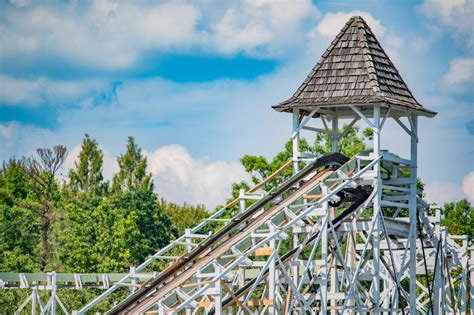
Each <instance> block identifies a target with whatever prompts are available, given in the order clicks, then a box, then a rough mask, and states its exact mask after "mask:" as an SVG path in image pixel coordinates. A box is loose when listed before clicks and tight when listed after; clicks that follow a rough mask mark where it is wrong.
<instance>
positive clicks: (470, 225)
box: [441, 199, 474, 241]
mask: <svg viewBox="0 0 474 315" xmlns="http://www.w3.org/2000/svg"><path fill="white" fill-rule="evenodd" d="M442 214H443V216H444V219H443V220H442V221H441V224H442V225H444V226H447V227H448V231H449V234H453V235H467V236H468V237H469V240H471V241H472V240H474V207H473V206H472V205H471V203H470V202H469V201H468V200H467V199H462V200H460V201H458V202H450V203H447V204H445V205H444V207H443V209H442Z"/></svg>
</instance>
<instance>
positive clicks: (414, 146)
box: [409, 114, 418, 314]
mask: <svg viewBox="0 0 474 315" xmlns="http://www.w3.org/2000/svg"><path fill="white" fill-rule="evenodd" d="M409 118H411V122H412V123H411V125H412V128H411V136H410V140H411V141H410V160H411V168H410V201H409V207H410V210H409V218H410V233H409V235H410V239H409V244H410V291H409V292H410V314H416V235H417V234H416V222H417V189H416V177H417V167H418V139H417V134H418V117H417V115H416V114H411V116H410V117H409Z"/></svg>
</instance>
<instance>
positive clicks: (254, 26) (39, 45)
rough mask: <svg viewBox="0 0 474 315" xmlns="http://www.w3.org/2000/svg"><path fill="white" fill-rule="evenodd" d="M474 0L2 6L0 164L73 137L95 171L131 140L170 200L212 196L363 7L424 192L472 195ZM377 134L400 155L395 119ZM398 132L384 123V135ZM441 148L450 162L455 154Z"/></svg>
mask: <svg viewBox="0 0 474 315" xmlns="http://www.w3.org/2000/svg"><path fill="white" fill-rule="evenodd" d="M473 7H474V6H473V2H472V1H467V0H466V1H463V0H455V1H454V0H453V1H439V0H424V1H384V0H371V1H313V2H311V1H310V0H280V1H270V0H237V1H212V0H195V1H184V0H183V1H158V2H157V1H145V0H143V1H112V0H99V1H42V2H36V1H28V0H12V1H5V0H3V1H0V159H1V160H4V159H8V158H9V157H11V156H13V155H15V156H18V157H20V156H24V155H29V154H32V152H33V150H34V148H36V147H40V146H51V145H54V144H58V143H61V144H65V145H67V146H68V148H69V150H70V155H69V158H68V161H67V163H66V169H67V168H68V167H71V166H72V165H73V163H74V158H75V156H76V155H77V152H78V146H79V144H80V142H81V139H82V137H83V135H84V134H85V133H89V134H90V135H91V136H92V137H94V138H96V139H97V140H98V142H99V143H100V145H101V146H102V148H103V150H104V152H105V157H106V165H105V173H106V176H109V177H110V175H111V174H112V173H113V172H114V170H115V169H116V164H115V162H114V161H115V157H116V156H117V155H118V154H120V153H121V152H122V151H123V149H124V145H125V142H126V138H127V136H129V135H132V136H134V137H135V138H136V139H137V142H138V143H139V144H140V145H141V146H142V147H143V148H144V150H145V153H146V154H147V155H148V159H149V162H150V163H149V164H150V171H152V172H153V175H154V178H155V181H156V183H157V185H156V186H157V190H158V192H159V193H160V194H162V195H163V196H164V197H166V198H168V199H171V200H173V201H178V202H183V201H188V202H192V203H195V202H201V203H205V204H206V205H208V206H209V207H212V206H213V205H215V204H217V203H219V202H222V201H223V200H224V199H225V197H226V194H227V193H228V191H229V187H230V186H229V185H230V183H231V182H232V181H235V180H239V179H242V178H245V172H244V171H243V169H242V168H241V167H240V166H239V162H238V160H239V158H240V156H242V155H243V154H261V155H265V156H267V157H271V156H272V155H273V154H275V153H276V152H277V151H278V150H279V149H281V148H282V146H283V144H284V143H285V142H286V140H287V139H288V137H289V134H290V117H289V116H288V115H286V114H282V113H276V112H274V111H273V110H272V109H271V108H270V106H271V105H273V104H275V103H278V102H280V101H282V100H285V99H286V98H288V97H289V96H290V95H291V94H292V93H293V92H294V90H295V89H296V88H297V87H298V85H299V84H300V83H301V82H302V80H303V79H304V78H305V76H306V75H307V73H308V72H309V71H310V69H311V68H312V67H313V65H314V64H315V63H316V61H317V60H318V59H319V57H320V55H321V54H322V53H323V51H324V49H326V47H327V46H328V45H329V43H330V41H331V40H332V38H333V37H334V36H335V34H337V33H338V31H339V30H340V28H341V27H342V25H343V24H344V23H345V22H346V21H347V19H348V18H349V17H350V16H351V15H362V16H363V17H364V18H365V19H366V21H367V22H368V24H369V26H370V27H371V28H372V29H373V30H374V32H375V34H376V35H377V37H378V39H379V41H380V42H381V43H382V45H383V47H384V48H385V50H386V51H387V53H388V55H389V56H390V58H391V59H392V61H393V62H394V63H395V65H396V66H397V68H398V69H399V71H400V73H401V75H402V77H403V78H404V79H405V81H406V82H407V84H408V86H409V87H410V88H411V90H412V92H413V93H414V95H415V97H416V98H417V99H418V101H419V102H420V103H422V104H424V105H425V106H426V107H428V108H431V109H433V110H435V111H438V112H439V114H438V116H436V118H433V119H422V120H421V122H420V133H421V134H420V147H419V151H420V154H419V174H420V176H421V177H422V179H423V180H424V181H425V182H426V183H427V194H428V196H427V198H428V199H429V200H431V201H437V202H445V201H449V200H454V199H460V198H463V197H470V198H471V199H473V198H474V192H473V183H474V172H473V171H474V165H473V160H474V159H473V154H474V141H473V139H474V138H473V136H474V115H473V111H474V110H473V98H474V91H473V90H474V89H473V83H474V25H473V22H472V21H471V17H472V15H473V14H474V8H473ZM387 128H388V129H387V132H386V133H387V136H386V138H384V139H386V141H385V142H383V143H382V145H383V146H385V147H386V148H389V149H391V150H392V151H394V152H400V153H402V154H404V153H405V154H406V152H407V143H408V142H407V139H406V137H404V135H403V132H400V131H398V130H397V129H396V127H395V126H393V125H390V124H389V125H388V126H387ZM395 131H396V132H395ZM453 159H455V162H454V163H453V162H452V161H453Z"/></svg>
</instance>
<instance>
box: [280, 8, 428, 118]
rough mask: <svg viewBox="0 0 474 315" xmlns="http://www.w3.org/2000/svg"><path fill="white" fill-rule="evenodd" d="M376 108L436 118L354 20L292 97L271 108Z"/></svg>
mask: <svg viewBox="0 0 474 315" xmlns="http://www.w3.org/2000/svg"><path fill="white" fill-rule="evenodd" d="M375 104H382V105H386V106H391V105H393V106H395V107H397V108H406V109H411V110H415V111H417V112H418V113H420V114H422V115H425V116H429V117H432V116H434V115H436V112H433V111H431V110H429V109H427V108H425V107H423V106H422V105H421V104H419V103H418V102H417V101H416V99H415V98H414V97H413V95H412V94H411V92H410V90H409V89H408V87H407V85H406V84H405V82H404V81H403V79H402V77H401V76H400V74H399V73H398V70H397V69H396V68H395V66H394V65H393V63H392V62H391V61H390V59H389V58H388V56H387V54H386V53H385V52H384V50H383V49H382V47H381V46H380V44H379V42H378V41H377V39H376V38H375V36H374V34H373V33H372V31H371V29H370V28H369V26H368V25H367V23H365V21H364V20H363V19H362V18H361V17H359V16H356V17H352V18H351V19H350V20H349V21H348V22H347V23H346V25H345V26H344V27H343V29H342V30H341V32H340V33H339V34H338V35H337V36H336V38H335V39H334V40H333V41H332V43H331V45H330V46H329V47H328V49H327V50H326V52H325V53H324V54H323V55H322V58H321V59H320V60H319V62H318V63H317V64H316V66H315V67H314V68H313V70H312V71H311V73H310V74H309V75H308V77H307V78H306V80H305V81H304V82H303V84H301V86H300V87H299V88H298V90H297V91H296V92H295V94H294V95H293V96H292V97H291V98H290V99H288V100H286V101H284V102H282V103H280V104H278V105H275V106H273V108H274V109H275V110H277V111H288V112H290V111H292V110H293V108H302V109H306V110H308V109H311V108H315V107H318V106H319V107H321V108H334V107H339V106H349V105H353V106H359V107H360V106H363V107H367V106H369V107H371V106H372V105H375Z"/></svg>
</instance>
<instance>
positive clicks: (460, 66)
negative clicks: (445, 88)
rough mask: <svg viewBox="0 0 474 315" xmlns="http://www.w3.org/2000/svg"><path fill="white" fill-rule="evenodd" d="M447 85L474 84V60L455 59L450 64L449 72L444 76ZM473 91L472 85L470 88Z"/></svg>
mask: <svg viewBox="0 0 474 315" xmlns="http://www.w3.org/2000/svg"><path fill="white" fill-rule="evenodd" d="M443 82H444V83H445V84H446V85H459V84H464V83H472V82H474V58H458V59H453V60H452V61H451V62H450V63H449V70H448V72H447V73H446V74H445V75H444V78H443ZM469 88H470V89H472V85H470V86H469Z"/></svg>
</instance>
